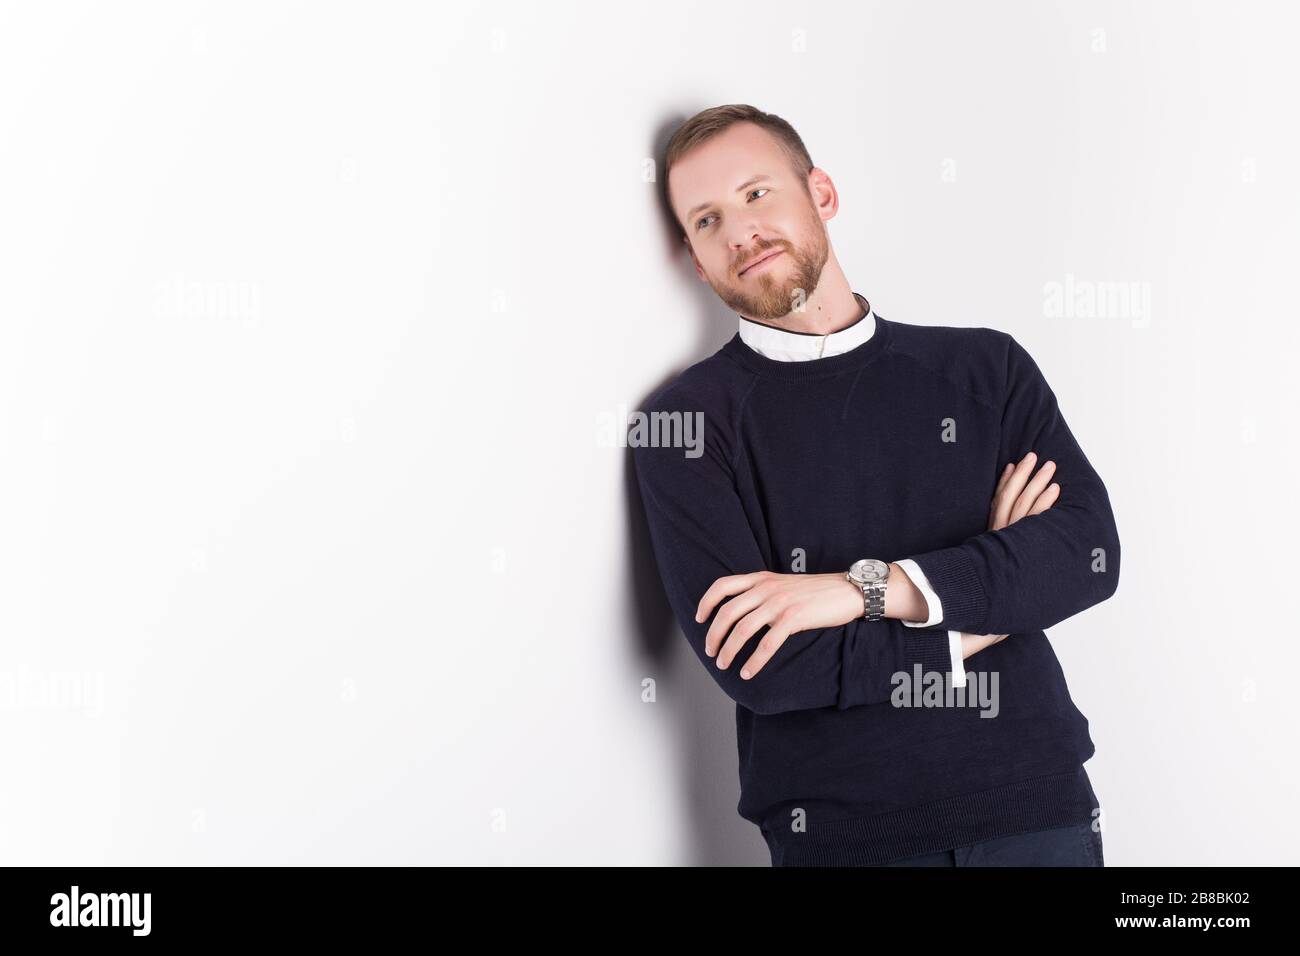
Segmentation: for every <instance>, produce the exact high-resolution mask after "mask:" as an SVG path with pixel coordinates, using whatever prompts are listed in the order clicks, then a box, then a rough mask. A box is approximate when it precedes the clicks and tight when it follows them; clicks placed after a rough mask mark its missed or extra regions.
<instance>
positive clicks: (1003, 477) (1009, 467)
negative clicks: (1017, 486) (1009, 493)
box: [993, 461, 1016, 498]
mask: <svg viewBox="0 0 1300 956" xmlns="http://www.w3.org/2000/svg"><path fill="white" fill-rule="evenodd" d="M1015 467H1016V463H1015V462H1013V461H1009V462H1007V464H1006V467H1004V468H1003V469H1002V474H1000V475H998V486H997V487H996V488H994V489H993V497H994V498H996V497H997V496H998V495H999V494H1001V492H1002V486H1003V485H1005V484H1006V483H1007V476H1009V475H1010V474H1011V472H1012V471H1014V470H1015Z"/></svg>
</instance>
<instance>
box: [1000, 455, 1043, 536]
mask: <svg viewBox="0 0 1300 956" xmlns="http://www.w3.org/2000/svg"><path fill="white" fill-rule="evenodd" d="M1037 461H1038V456H1037V455H1035V454H1034V453H1033V452H1032V451H1031V452H1029V453H1028V454H1027V455H1025V457H1024V458H1022V459H1020V462H1019V463H1018V464H1017V465H1016V467H1015V468H1014V469H1013V470H1012V472H1011V474H1010V475H1008V476H1007V482H1006V485H1005V486H1004V487H1003V489H1002V493H1001V494H1000V495H998V496H997V497H996V498H995V499H994V502H995V508H994V513H993V520H992V521H991V522H990V527H991V529H992V530H994V531H996V530H998V529H1000V528H1005V527H1006V526H1007V525H1009V524H1010V523H1011V508H1012V506H1013V505H1014V504H1015V500H1016V496H1017V495H1018V494H1020V490H1021V489H1022V488H1024V486H1025V483H1026V482H1027V481H1028V480H1029V475H1030V473H1031V472H1032V471H1033V470H1034V463H1035V462H1037Z"/></svg>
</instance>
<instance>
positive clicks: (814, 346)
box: [740, 292, 876, 362]
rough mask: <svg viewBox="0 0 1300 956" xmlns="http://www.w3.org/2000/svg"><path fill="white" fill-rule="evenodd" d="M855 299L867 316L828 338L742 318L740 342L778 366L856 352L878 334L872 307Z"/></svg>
mask: <svg viewBox="0 0 1300 956" xmlns="http://www.w3.org/2000/svg"><path fill="white" fill-rule="evenodd" d="M853 297H854V298H855V299H857V300H858V302H859V303H861V305H862V308H863V309H864V310H866V315H864V316H863V317H862V318H860V319H858V321H856V322H854V323H853V324H852V325H850V326H849V327H848V328H844V329H840V330H839V331H837V332H830V333H828V334H826V335H815V334H813V333H811V332H790V331H788V330H786V329H778V328H776V327H775V326H771V325H764V324H763V323H762V322H754V321H753V320H751V319H747V318H745V317H744V316H743V315H742V316H741V317H740V339H741V341H742V342H744V343H745V344H746V345H748V346H749V347H750V348H751V349H753V350H754V351H755V352H757V353H758V354H759V355H765V356H767V357H768V358H770V359H776V360H777V361H778V362H804V361H807V360H809V359H818V358H829V357H830V356H832V355H839V354H840V353H841V352H848V351H850V350H851V349H855V348H857V347H858V346H859V345H861V344H862V343H863V342H865V341H867V339H869V338H871V336H872V335H874V334H875V331H876V316H875V313H873V312H872V311H871V303H870V302H868V301H867V300H866V299H864V298H863V297H862V296H860V295H858V293H856V292H855V293H853Z"/></svg>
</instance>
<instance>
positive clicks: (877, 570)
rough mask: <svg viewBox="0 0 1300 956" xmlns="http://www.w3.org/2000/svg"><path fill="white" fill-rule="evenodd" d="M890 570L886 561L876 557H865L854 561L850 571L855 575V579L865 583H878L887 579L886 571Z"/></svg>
mask: <svg viewBox="0 0 1300 956" xmlns="http://www.w3.org/2000/svg"><path fill="white" fill-rule="evenodd" d="M888 570H889V565H887V564H886V563H885V562H884V561H880V560H878V559H876V558H865V559H863V560H861V561H857V562H855V563H854V565H853V567H852V568H851V569H850V570H849V573H850V574H851V575H853V579H854V580H855V581H861V582H862V583H863V584H878V583H879V582H881V581H883V580H885V573H886V572H887V571H888Z"/></svg>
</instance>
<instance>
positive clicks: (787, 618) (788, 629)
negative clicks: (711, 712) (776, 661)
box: [740, 610, 799, 680]
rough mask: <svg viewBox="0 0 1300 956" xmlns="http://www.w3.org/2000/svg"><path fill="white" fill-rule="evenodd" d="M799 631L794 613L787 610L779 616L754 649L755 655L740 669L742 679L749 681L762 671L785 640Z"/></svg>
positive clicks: (751, 655) (750, 656)
mask: <svg viewBox="0 0 1300 956" xmlns="http://www.w3.org/2000/svg"><path fill="white" fill-rule="evenodd" d="M797 630H799V627H798V625H797V624H796V619H795V616H794V612H793V611H791V610H787V611H786V613H785V614H781V615H777V619H776V621H774V622H773V624H772V626H771V627H770V628H768V630H767V633H766V634H764V635H763V639H762V640H761V641H759V642H758V646H757V647H755V648H754V653H753V654H750V655H749V660H747V661H745V666H744V667H742V668H741V669H740V676H741V679H743V680H749V679H750V678H751V677H753V676H754V675H755V674H757V673H758V672H759V671H761V670H762V669H763V665H764V664H766V663H767V662H768V661H770V660H771V659H772V655H773V654H775V653H776V652H777V651H778V650H780V648H781V645H782V644H784V643H785V639H786V638H787V637H789V636H790V635H791V634H793V633H794V632H795V631H797Z"/></svg>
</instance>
